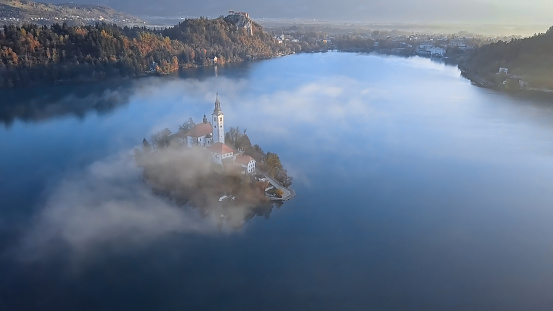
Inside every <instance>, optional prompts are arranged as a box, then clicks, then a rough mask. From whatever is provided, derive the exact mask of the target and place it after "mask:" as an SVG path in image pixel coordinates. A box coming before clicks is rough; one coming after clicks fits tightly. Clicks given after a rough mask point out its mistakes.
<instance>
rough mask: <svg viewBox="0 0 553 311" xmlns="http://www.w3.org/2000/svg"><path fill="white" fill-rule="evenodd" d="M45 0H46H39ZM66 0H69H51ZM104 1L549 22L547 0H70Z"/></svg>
mask: <svg viewBox="0 0 553 311" xmlns="http://www.w3.org/2000/svg"><path fill="white" fill-rule="evenodd" d="M41 2H47V1H44V0H43V1H41ZM50 2H53V3H67V2H69V1H68V0H50ZM72 2H75V3H89V4H102V5H108V6H110V7H112V8H114V9H117V10H120V11H123V12H127V13H131V14H136V15H163V16H175V15H182V16H191V17H192V16H207V17H217V16H220V15H225V14H226V12H227V11H228V10H237V11H246V12H249V13H250V15H251V16H252V17H253V18H309V19H323V20H339V21H362V22H395V23H402V22H404V23H413V22H416V23H444V22H453V23H480V24H488V23H490V24H494V23H503V24H509V23H517V24H530V23H532V24H535V23H549V22H550V21H551V20H553V18H551V16H553V5H551V3H550V1H548V0H527V1H520V0H447V1H444V0H417V1H413V0H278V1H277V0H265V1H259V0H234V1H228V0H211V1H183V0H156V1H152V0H73V1H72Z"/></svg>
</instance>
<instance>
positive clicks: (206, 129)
mask: <svg viewBox="0 0 553 311" xmlns="http://www.w3.org/2000/svg"><path fill="white" fill-rule="evenodd" d="M208 134H211V124H209V123H199V124H196V125H194V127H192V129H191V130H190V131H188V133H186V136H192V137H196V138H197V137H204V136H207V135H208Z"/></svg>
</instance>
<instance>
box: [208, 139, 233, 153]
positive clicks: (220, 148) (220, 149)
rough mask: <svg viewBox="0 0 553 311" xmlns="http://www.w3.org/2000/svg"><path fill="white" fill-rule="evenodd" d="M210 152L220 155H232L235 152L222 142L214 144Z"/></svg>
mask: <svg viewBox="0 0 553 311" xmlns="http://www.w3.org/2000/svg"><path fill="white" fill-rule="evenodd" d="M209 151H211V152H213V153H218V154H225V153H231V152H233V153H234V150H233V149H232V148H231V147H229V146H227V145H225V144H223V143H221V142H217V143H214V144H213V145H212V146H211V147H209Z"/></svg>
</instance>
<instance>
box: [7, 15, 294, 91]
mask: <svg viewBox="0 0 553 311" xmlns="http://www.w3.org/2000/svg"><path fill="white" fill-rule="evenodd" d="M301 48H302V47H301V45H299V44H296V45H293V44H290V45H286V46H285V45H282V44H279V43H278V42H276V41H275V40H274V39H273V38H272V36H271V35H269V34H268V33H266V32H264V31H263V29H262V28H261V26H260V25H259V24H257V23H255V22H252V32H251V33H250V32H249V31H247V30H246V29H245V28H244V27H239V26H238V25H236V24H235V23H233V22H232V20H229V19H227V18H224V17H222V16H221V17H219V18H216V19H207V18H204V17H201V18H197V19H186V20H184V21H183V22H181V23H179V24H178V25H176V26H174V27H171V28H167V29H161V30H152V29H147V28H145V27H133V28H129V27H118V26H117V25H108V24H99V23H98V24H95V25H93V26H68V25H67V24H62V25H59V24H54V25H52V26H38V25H23V26H21V27H18V26H14V25H5V26H3V27H0V88H6V87H21V86H30V85H37V84H51V83H64V82H69V81H71V82H86V81H98V80H103V79H106V78H126V77H140V76H144V75H149V74H157V75H165V74H169V73H171V72H175V71H178V70H179V69H181V68H188V67H197V66H206V65H210V64H213V63H214V61H215V58H216V62H217V63H218V64H224V63H227V62H240V61H244V60H249V59H263V58H269V57H274V56H277V55H284V54H289V53H292V52H295V51H296V50H299V49H301Z"/></svg>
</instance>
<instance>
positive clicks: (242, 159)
mask: <svg viewBox="0 0 553 311" xmlns="http://www.w3.org/2000/svg"><path fill="white" fill-rule="evenodd" d="M251 161H255V160H254V159H253V158H252V157H250V156H249V155H246V154H241V155H239V156H237V157H236V163H238V164H242V165H248V164H249V163H250V162H251Z"/></svg>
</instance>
